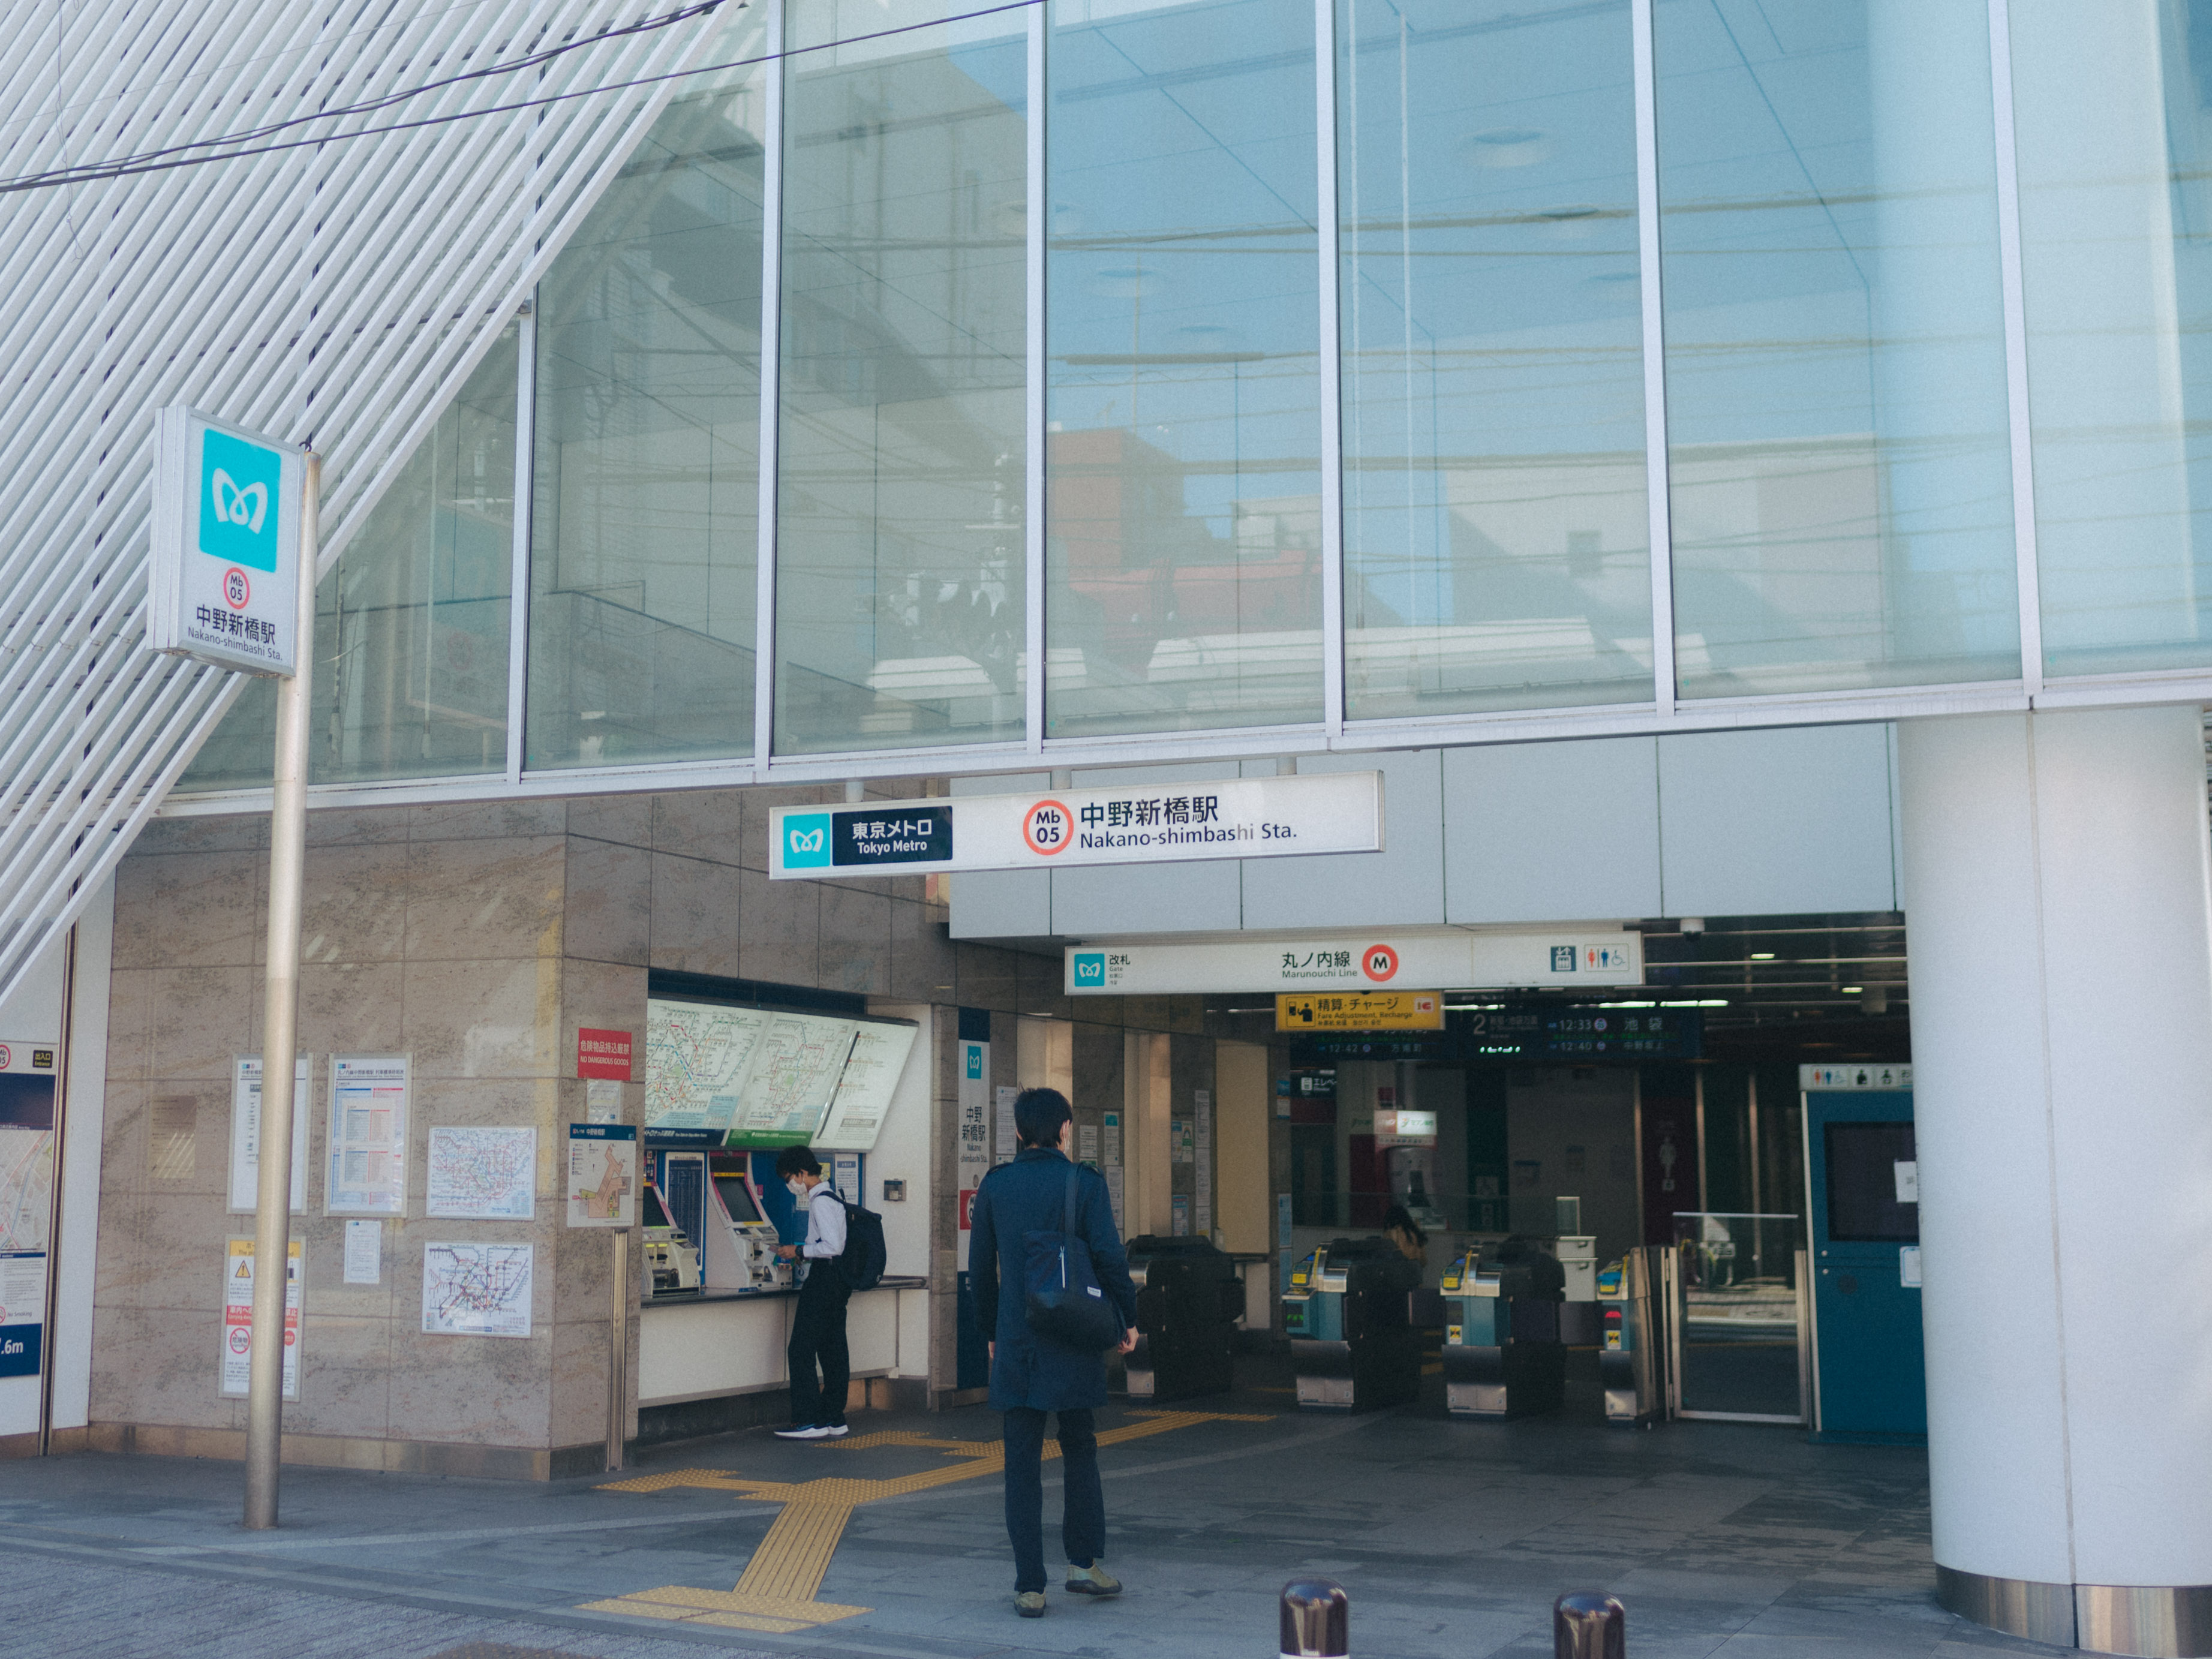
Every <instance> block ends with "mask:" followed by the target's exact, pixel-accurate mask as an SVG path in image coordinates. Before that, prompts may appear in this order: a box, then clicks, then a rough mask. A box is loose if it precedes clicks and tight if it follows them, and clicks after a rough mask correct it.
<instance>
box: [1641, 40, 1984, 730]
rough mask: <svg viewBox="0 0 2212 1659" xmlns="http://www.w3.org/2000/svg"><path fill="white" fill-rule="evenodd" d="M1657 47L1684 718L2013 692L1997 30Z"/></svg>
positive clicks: (1683, 42) (1696, 42)
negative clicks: (2001, 684) (2008, 688)
mask: <svg viewBox="0 0 2212 1659" xmlns="http://www.w3.org/2000/svg"><path fill="white" fill-rule="evenodd" d="M1657 30H1658V34H1657V50H1658V66H1659V88H1658V90H1659V161H1660V192H1661V203H1662V242H1663V247H1664V255H1665V264H1664V289H1665V300H1666V330H1667V398H1668V446H1669V448H1668V458H1669V474H1670V478H1671V483H1672V489H1673V497H1672V499H1673V507H1674V605H1675V628H1676V652H1677V656H1678V661H1679V671H1680V688H1681V690H1682V693H1683V695H1684V696H1692V697H1710V696H1730V695H1742V694H1747V693H1755V692H1800V691H1824V690H1839V689H1846V688H1851V687H1861V686H1881V685H1913V684H1932V683H1939V682H1948V681H1959V680H1975V679H1992V678H2011V677H2013V676H2015V675H2016V674H2017V673H2018V672H2019V671H2020V664H2019V626H2018V605H2017V596H2018V588H2017V575H2016V572H2015V564H2014V549H2013V536H2012V520H2011V488H2012V484H2011V465H2010V458H2009V457H2010V451H2009V439H2008V430H2007V411H2006V401H2005V374H2004V347H2003V317H2002V305H2001V303H2000V298H1999V280H1998V270H1997V253H1996V201H1995V194H1994V168H1993V165H1992V161H1991V149H1990V144H1991V140H1990V130H1991V129H1990V120H1991V118H1990V70H1989V15H1988V9H1987V8H1986V7H1985V6H1984V4H1983V3H1982V0H1919V3H1913V4H1905V3H1899V0H1681V3H1675V4H1670V5H1665V6H1662V7H1660V8H1659V9H1658V13H1657Z"/></svg>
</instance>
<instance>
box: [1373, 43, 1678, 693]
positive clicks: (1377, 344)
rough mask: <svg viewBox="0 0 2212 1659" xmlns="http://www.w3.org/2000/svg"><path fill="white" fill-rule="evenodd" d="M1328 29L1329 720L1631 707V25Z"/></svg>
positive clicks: (1636, 510) (1642, 666)
mask: <svg viewBox="0 0 2212 1659" xmlns="http://www.w3.org/2000/svg"><path fill="white" fill-rule="evenodd" d="M1337 18H1338V38H1339V40H1340V43H1341V44H1340V47H1339V53H1340V70H1339V80H1338V106H1337V107H1338V117H1337V120H1338V126H1337V144H1338V154H1339V156H1340V163H1339V166H1340V172H1339V200H1340V206H1341V210H1342V214H1343V230H1342V236H1341V240H1340V244H1339V246H1340V248H1341V250H1342V256H1343V260H1344V268H1343V285H1342V307H1343V329H1344V560H1345V617H1346V641H1345V654H1346V664H1345V680H1346V696H1347V697H1348V699H1349V712H1350V713H1351V714H1354V715H1398V714H1447V713H1454V712H1458V711H1462V710H1474V709H1486V708H1543V707H1549V706H1553V705H1559V704H1566V703H1603V702H1644V701H1648V700H1649V699H1650V696H1651V575H1650V547H1649V543H1650V536H1649V533H1648V532H1649V528H1650V507H1649V501H1648V498H1647V495H1646V493H1645V485H1644V472H1645V469H1644V378H1643V362H1642V339H1643V325H1642V313H1641V310H1640V306H1641V301H1640V300H1639V298H1638V295H1639V293H1640V291H1641V290H1640V285H1639V283H1638V268H1637V242H1636V124H1635V98H1634V92H1633V88H1632V84H1631V80H1630V41H1629V14H1628V8H1627V6H1626V4H1615V5H1600V6H1591V5H1588V4H1584V3H1582V0H1544V3H1541V4H1537V5H1529V4H1528V3H1526V0H1485V3H1481V4H1479V5H1469V4H1467V3H1465V0H1395V3H1394V0H1338V9H1337Z"/></svg>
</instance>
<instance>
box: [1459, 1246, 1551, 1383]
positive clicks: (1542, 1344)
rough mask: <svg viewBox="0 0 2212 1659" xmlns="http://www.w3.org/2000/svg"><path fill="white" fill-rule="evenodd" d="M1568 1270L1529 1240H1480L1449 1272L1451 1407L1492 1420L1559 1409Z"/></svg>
mask: <svg viewBox="0 0 2212 1659" xmlns="http://www.w3.org/2000/svg"><path fill="white" fill-rule="evenodd" d="M1565 1285H1566V1275H1565V1272H1564V1270H1563V1269H1562V1268H1561V1267H1560V1266H1559V1261H1558V1259H1557V1258H1556V1257H1554V1256H1552V1255H1547V1253H1546V1252H1544V1251H1542V1250H1540V1249H1537V1248H1536V1247H1535V1246H1534V1244H1532V1243H1528V1241H1527V1240H1526V1239H1520V1238H1509V1239H1506V1240H1504V1242H1502V1243H1490V1244H1481V1245H1477V1246H1475V1247H1474V1249H1469V1250H1468V1251H1466V1252H1465V1253H1464V1254H1462V1255H1461V1256H1460V1258H1459V1259H1458V1260H1457V1261H1454V1262H1453V1263H1452V1265H1451V1266H1450V1267H1449V1268H1448V1269H1446V1270H1445V1273H1444V1276H1443V1298H1444V1307H1445V1325H1444V1352H1443V1360H1444V1405H1445V1407H1446V1408H1447V1409H1448V1410H1449V1411H1450V1412H1451V1413H1452V1415H1454V1416H1455V1417H1480V1418H1489V1419H1503V1418H1507V1417H1524V1416H1527V1415H1528V1413H1532V1412H1547V1411H1551V1410H1553V1409H1554V1408H1555V1407H1557V1406H1558V1405H1559V1400H1560V1397H1561V1396H1562V1395H1563V1394H1564V1393H1565V1389H1566V1379H1567V1351H1566V1348H1565V1346H1564V1345H1562V1344H1561V1342H1560V1340H1559V1308H1560V1304H1561V1303H1562V1302H1563V1301H1564V1299H1565Z"/></svg>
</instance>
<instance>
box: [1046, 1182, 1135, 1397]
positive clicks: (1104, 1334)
mask: <svg viewBox="0 0 2212 1659" xmlns="http://www.w3.org/2000/svg"><path fill="white" fill-rule="evenodd" d="M1082 1174H1083V1171H1082V1170H1081V1169H1080V1168H1079V1167H1077V1166H1075V1165H1070V1166H1069V1168H1068V1171H1067V1204H1066V1212H1065V1214H1064V1215H1063V1216H1062V1217H1061V1220H1060V1231H1058V1232H1056V1233H1052V1232H1033V1233H1030V1234H1029V1235H1028V1236H1027V1237H1026V1238H1025V1239H1024V1243H1026V1244H1027V1246H1028V1261H1027V1265H1028V1268H1029V1286H1028V1290H1029V1300H1028V1313H1029V1322H1030V1329H1031V1330H1033V1331H1035V1332H1036V1334H1038V1335H1039V1336H1042V1337H1048V1338H1049V1339H1051V1340H1053V1341H1054V1342H1057V1343H1059V1344H1060V1346H1063V1347H1068V1348H1079V1349H1081V1350H1083V1351H1084V1352H1087V1353H1097V1352H1100V1351H1101V1350H1102V1349H1106V1348H1113V1347H1119V1346H1121V1310H1120V1309H1119V1308H1117V1307H1115V1305H1114V1300H1113V1298H1112V1297H1109V1296H1108V1295H1107V1294H1106V1292H1105V1291H1103V1290H1101V1289H1100V1288H1099V1286H1098V1276H1097V1273H1096V1272H1094V1271H1093V1270H1092V1268H1091V1246H1090V1245H1089V1244H1088V1243H1085V1240H1084V1237H1083V1235H1082V1234H1081V1233H1079V1232H1078V1231H1076V1229H1075V1183H1076V1182H1077V1181H1079V1179H1081V1177H1082Z"/></svg>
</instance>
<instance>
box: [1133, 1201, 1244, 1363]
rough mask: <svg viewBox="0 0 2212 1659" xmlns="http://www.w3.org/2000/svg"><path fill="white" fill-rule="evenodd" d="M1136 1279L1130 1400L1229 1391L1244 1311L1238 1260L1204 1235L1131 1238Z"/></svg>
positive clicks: (1147, 1235) (1242, 1288) (1148, 1235)
mask: <svg viewBox="0 0 2212 1659" xmlns="http://www.w3.org/2000/svg"><path fill="white" fill-rule="evenodd" d="M1128 1249H1129V1277H1130V1279H1132V1280H1133V1282H1134V1283H1135V1285H1136V1286H1137V1346H1136V1347H1135V1349H1134V1350H1133V1351H1132V1352H1131V1353H1130V1354H1129V1356H1128V1358H1127V1361H1126V1362H1125V1370H1126V1371H1127V1376H1128V1389H1129V1397H1130V1398H1131V1399H1132V1400H1152V1401H1164V1400H1188V1399H1189V1398H1191V1397H1192V1396H1193V1395H1203V1394H1225V1393H1226V1392H1228V1390H1229V1389H1230V1388H1231V1386H1232V1377H1231V1368H1232V1361H1231V1352H1232V1349H1231V1345H1232V1344H1233V1343H1234V1341H1235V1340H1236V1337H1235V1332H1236V1329H1237V1320H1238V1318H1240V1317H1241V1316H1243V1312H1244V1283H1243V1280H1242V1279H1238V1278H1237V1263H1236V1262H1235V1261H1234V1260H1232V1259H1231V1257H1230V1256H1229V1255H1227V1254H1225V1252H1223V1251H1221V1250H1219V1249H1215V1248H1214V1245H1213V1242H1212V1240H1211V1239H1206V1238H1162V1237H1158V1236H1157V1235H1154V1234H1150V1233H1148V1234H1146V1235H1144V1236H1143V1237H1138V1238H1133V1239H1131V1240H1130V1241H1129V1246H1128Z"/></svg>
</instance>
